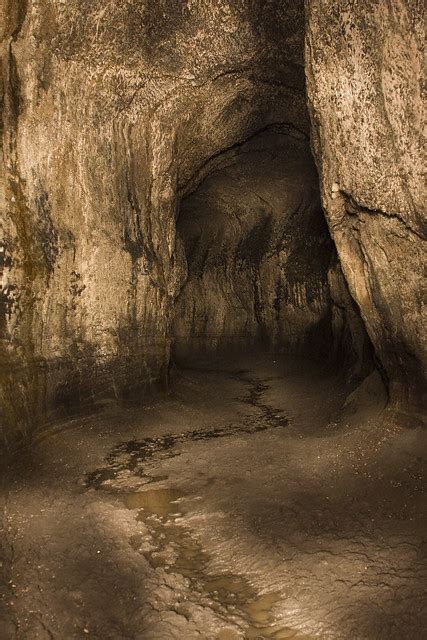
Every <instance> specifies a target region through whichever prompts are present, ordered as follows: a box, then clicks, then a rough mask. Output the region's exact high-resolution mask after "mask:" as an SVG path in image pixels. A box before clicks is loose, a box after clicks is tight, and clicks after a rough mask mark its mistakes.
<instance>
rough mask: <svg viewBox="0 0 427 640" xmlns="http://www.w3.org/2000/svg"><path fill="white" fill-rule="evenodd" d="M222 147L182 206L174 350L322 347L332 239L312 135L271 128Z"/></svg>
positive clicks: (328, 338) (321, 350)
mask: <svg viewBox="0 0 427 640" xmlns="http://www.w3.org/2000/svg"><path fill="white" fill-rule="evenodd" d="M225 155H226V157H224V158H222V164H221V167H217V168H216V170H215V171H214V172H212V173H211V174H210V175H209V177H208V178H207V179H206V180H205V181H204V182H203V183H202V184H201V185H200V186H199V187H198V188H197V189H196V191H195V192H193V193H192V194H191V195H190V196H188V197H187V198H185V199H184V200H183V202H182V204H181V207H180V213H179V218H178V224H177V228H178V233H179V235H180V236H181V238H182V240H183V243H184V246H185V253H186V258H187V263H188V279H187V281H186V283H185V285H184V286H183V288H182V290H181V293H180V295H179V297H178V299H177V302H176V305H175V322H174V327H173V334H174V338H175V340H174V342H175V353H176V355H177V357H178V359H183V358H193V357H196V358H197V357H199V358H200V357H205V356H207V355H209V354H212V352H214V353H215V352H218V351H222V352H227V353H229V352H230V350H231V349H233V348H234V349H242V348H246V349H247V348H251V347H253V346H256V345H260V344H264V345H268V346H271V347H273V348H274V349H275V350H278V351H285V350H286V351H288V352H289V351H290V350H291V351H296V350H298V351H299V352H301V351H303V350H306V351H309V350H310V348H311V353H312V354H313V353H316V354H317V355H318V356H321V355H323V356H325V353H327V352H330V349H331V343H332V322H331V321H332V300H331V296H330V292H329V286H328V277H327V273H328V268H329V265H330V262H331V256H332V253H333V245H332V241H331V239H330V235H329V232H328V229H327V227H326V223H325V219H324V216H323V212H322V210H321V206H320V197H319V182H318V176H317V172H316V169H315V166H314V162H313V158H312V155H311V151H310V145H309V139H308V137H307V136H305V135H304V134H302V133H301V132H299V131H296V130H295V129H293V128H290V127H287V128H284V127H280V128H279V127H270V128H268V129H267V130H265V131H264V132H263V133H260V134H258V135H256V136H255V137H254V138H252V139H251V140H249V141H248V142H246V143H245V144H243V145H241V146H240V147H238V148H237V149H236V148H235V149H233V151H232V153H231V154H230V153H229V154H225ZM313 344H316V349H315V351H314V350H313Z"/></svg>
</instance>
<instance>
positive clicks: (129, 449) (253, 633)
mask: <svg viewBox="0 0 427 640" xmlns="http://www.w3.org/2000/svg"><path fill="white" fill-rule="evenodd" d="M243 373H244V372H240V371H239V372H234V373H233V374H232V375H233V376H237V377H238V378H239V379H240V380H241V381H242V382H243V383H244V384H246V385H248V392H247V394H246V395H245V396H244V397H243V398H241V400H242V402H245V403H247V404H248V405H251V406H252V407H255V408H256V409H258V412H257V414H258V415H256V416H253V415H252V416H249V417H245V418H244V419H242V420H241V421H240V422H236V423H232V424H228V425H225V426H221V427H216V428H212V429H196V430H193V431H187V432H184V433H177V434H166V435H163V436H159V437H148V438H144V439H143V440H131V441H128V442H121V443H119V444H118V445H117V446H116V447H115V448H114V449H113V450H112V452H111V453H110V454H109V456H108V457H107V458H106V464H105V466H104V467H101V468H99V469H96V470H94V471H93V472H91V473H89V474H87V476H86V478H85V485H86V487H87V488H90V489H98V490H99V489H104V490H107V491H108V492H110V493H116V494H117V495H119V496H120V498H121V499H122V500H123V502H124V504H125V505H126V507H127V508H128V509H133V510H136V511H137V516H136V519H137V521H139V522H141V523H143V524H144V531H145V532H147V531H148V535H147V534H144V536H142V535H136V536H132V538H131V539H130V544H131V545H132V547H133V548H134V550H135V551H137V552H138V553H141V554H143V555H144V557H145V558H146V559H147V560H148V562H149V563H150V565H151V566H152V567H153V568H154V569H157V568H161V569H163V570H164V571H166V572H167V573H170V574H175V575H179V576H181V579H182V577H184V578H185V579H186V580H187V583H188V590H189V592H188V593H189V595H188V597H189V598H190V599H191V600H193V601H196V602H197V603H198V605H199V606H202V607H206V608H209V609H211V610H212V611H214V612H215V613H216V614H217V615H218V618H219V619H220V620H222V621H224V625H223V627H224V628H223V629H222V630H221V631H220V633H219V635H218V640H236V639H240V640H243V639H247V640H262V639H263V638H264V639H265V640H271V639H273V640H282V639H288V638H289V639H290V638H303V636H301V635H297V634H295V632H294V631H292V630H290V629H286V628H283V626H278V623H277V614H278V611H279V609H280V606H279V605H280V600H281V596H280V593H277V592H271V593H266V594H262V595H259V594H258V593H257V592H256V591H255V589H254V588H253V587H252V585H251V584H250V583H249V582H248V580H246V579H245V578H244V577H242V576H238V575H231V574H220V575H215V574H212V572H211V570H210V562H211V559H210V557H209V555H208V554H207V553H206V551H205V550H204V549H203V548H202V546H201V544H200V542H199V541H198V539H197V538H196V536H195V535H194V532H192V531H190V530H189V529H188V528H186V526H185V524H184V522H183V518H182V516H183V515H184V514H185V513H186V511H187V510H188V509H189V499H190V498H189V497H188V496H185V495H183V494H182V492H181V491H179V490H178V489H176V488H170V487H159V486H156V487H153V482H159V481H162V480H165V479H166V478H165V477H162V476H158V475H157V476H156V475H155V470H156V465H157V463H159V462H160V461H161V460H162V459H164V458H169V457H175V456H178V455H180V451H179V445H182V444H185V443H186V442H197V441H206V440H211V439H217V438H224V437H231V436H233V435H239V436H241V435H242V434H255V433H260V432H263V431H266V430H267V429H276V428H281V427H286V426H287V425H288V420H287V418H286V417H285V416H284V415H283V412H282V411H278V410H273V409H272V408H271V407H270V406H268V405H266V404H263V402H262V395H263V393H264V392H265V391H266V389H267V388H268V386H267V385H266V384H264V383H262V382H260V381H258V380H255V379H251V378H247V377H243ZM176 611H177V613H179V611H178V609H176ZM183 615H185V612H184V611H183Z"/></svg>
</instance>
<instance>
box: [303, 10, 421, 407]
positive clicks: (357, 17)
mask: <svg viewBox="0 0 427 640" xmlns="http://www.w3.org/2000/svg"><path fill="white" fill-rule="evenodd" d="M423 9H424V7H423V3H422V2H421V1H420V0H396V1H395V2H387V1H386V0H381V1H380V2H375V3H366V2H364V1H363V0H356V1H353V0H351V1H349V0H326V1H324V0H308V1H307V2H306V21H307V29H306V77H307V91H308V98H309V105H310V111H311V118H312V125H313V126H312V141H313V146H314V150H315V154H316V158H317V163H318V167H319V170H320V178H321V191H322V200H323V205H324V208H325V211H326V215H327V218H328V223H329V228H330V230H331V234H332V237H333V239H334V241H335V244H336V248H337V252H338V255H339V259H340V263H341V266H342V270H343V272H344V275H345V278H346V280H347V283H348V286H349V289H350V292H351V295H352V296H353V299H354V300H355V301H356V303H357V305H358V308H359V310H360V313H361V315H362V318H363V321H364V323H365V326H366V328H367V331H368V333H369V336H370V338H371V340H372V342H373V344H374V346H375V352H376V355H377V362H378V364H379V365H380V366H381V367H382V370H383V374H384V375H385V377H386V378H387V380H388V386H389V393H390V399H391V401H392V402H393V403H394V404H395V405H397V406H399V407H400V408H401V409H402V410H403V411H406V410H409V411H413V410H414V407H419V408H420V409H421V407H422V405H423V391H424V389H425V364H426V342H425V312H424V310H423V309H424V307H423V293H422V291H423V262H424V260H423V254H424V241H425V231H426V227H425V209H424V203H423V196H424V193H425V192H424V181H423V177H422V171H423V158H422V147H423V140H424V139H423V135H422V125H423V121H422V120H423V118H422V113H423V110H422V85H421V82H422V76H423V73H422V52H423V43H424V22H423Z"/></svg>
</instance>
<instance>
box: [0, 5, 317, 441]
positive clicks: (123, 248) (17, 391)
mask: <svg viewBox="0 0 427 640" xmlns="http://www.w3.org/2000/svg"><path fill="white" fill-rule="evenodd" d="M0 12H1V14H0V25H1V29H2V32H1V34H0V42H1V45H0V52H1V92H0V95H1V122H2V125H1V144H2V148H1V151H2V158H3V163H2V167H1V176H0V185H1V200H0V206H1V221H2V238H1V252H0V256H1V260H2V265H3V273H2V279H3V280H2V297H1V319H0V328H1V349H2V353H1V380H0V388H1V391H0V393H1V398H0V406H1V436H0V440H1V441H2V442H3V443H6V445H7V446H9V447H10V446H13V445H14V443H16V442H17V441H18V440H20V439H28V436H29V435H30V434H31V433H32V432H33V431H34V429H36V428H37V427H38V426H40V425H41V424H43V423H44V422H46V420H48V419H50V418H54V417H58V416H59V415H61V414H62V413H63V412H64V411H65V412H67V411H68V410H72V409H73V407H75V406H76V405H80V406H83V407H85V408H86V407H87V406H91V405H93V404H96V403H97V402H99V401H100V400H102V399H103V398H108V397H116V398H122V397H126V396H128V395H130V394H131V395H133V396H136V397H138V398H141V397H143V396H144V389H145V388H146V387H150V386H152V385H155V384H162V383H163V382H164V381H165V379H166V375H167V367H168V362H169V352H170V341H171V320H172V311H173V306H174V300H175V297H176V296H177V294H178V293H179V290H180V288H181V285H182V283H183V282H184V281H185V279H186V260H185V256H184V251H183V248H182V246H181V245H180V242H179V239H178V240H177V238H176V228H175V217H176V209H177V202H178V199H179V198H180V197H181V196H182V195H183V194H185V193H186V192H188V191H189V190H191V188H192V185H193V183H197V182H199V181H200V179H201V178H202V177H203V175H204V174H205V172H206V167H207V165H208V164H209V163H211V159H212V158H215V156H216V155H217V154H218V153H220V152H221V151H223V150H224V149H226V148H229V147H232V146H233V145H235V144H236V143H241V142H243V141H244V140H246V139H247V138H248V137H249V136H251V135H252V134H253V133H255V132H256V131H257V130H258V129H260V128H262V127H264V126H266V125H268V124H270V123H277V122H278V123H282V122H284V123H289V124H292V125H293V126H295V127H296V128H298V129H300V130H305V131H306V132H308V130H309V119H308V114H307V110H306V106H305V88H304V73H303V29H304V18H303V6H302V4H301V3H296V4H295V3H293V2H289V3H286V2H282V1H279V0H271V1H270V2H264V1H263V2H261V0H259V1H253V2H250V3H236V2H234V0H233V1H231V0H229V1H225V0H215V1H214V0H212V1H209V2H194V1H190V0H188V1H187V2H184V1H182V0H168V1H167V2H165V1H161V0H155V1H154V0H153V1H147V2H144V3H141V2H140V1H139V0H130V1H128V2H115V3H106V2H105V0H93V1H91V2H87V1H86V0H67V2H63V1H61V0H38V1H36V0H10V1H9V2H3V3H2V5H1V8H0Z"/></svg>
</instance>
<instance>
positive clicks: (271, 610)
mask: <svg viewBox="0 0 427 640" xmlns="http://www.w3.org/2000/svg"><path fill="white" fill-rule="evenodd" d="M123 501H124V503H125V505H126V506H127V507H128V509H134V510H137V519H138V520H139V521H142V522H144V523H145V525H146V526H147V529H148V530H149V531H150V536H151V540H152V541H153V542H152V543H148V544H147V539H146V538H145V539H143V538H142V537H135V538H133V539H132V545H133V546H134V548H135V549H136V550H138V551H140V552H141V553H144V554H145V556H146V557H147V559H148V560H149V562H150V564H151V565H152V566H153V567H154V568H158V567H162V568H164V569H165V570H166V571H169V572H178V573H179V574H181V575H182V576H185V577H186V578H188V580H189V581H190V588H191V590H192V592H193V594H194V593H195V592H197V593H198V594H199V595H200V596H203V597H204V598H207V599H208V601H209V605H210V607H211V608H212V609H213V610H214V611H216V612H217V613H218V615H219V616H221V617H222V618H224V619H225V620H227V621H228V622H229V623H234V624H236V625H238V626H239V627H242V626H244V628H245V636H244V637H245V638H247V640H255V639H256V640H261V639H263V638H265V639H266V640H267V639H268V640H270V639H271V640H285V639H288V638H289V639H290V638H295V639H301V640H303V639H305V638H306V639H308V638H309V636H306V635H302V634H301V633H298V632H296V631H294V630H292V629H289V628H288V629H287V628H284V627H283V626H282V625H280V624H276V616H275V606H276V605H277V604H278V603H279V602H280V599H281V597H280V593H279V592H269V593H265V594H262V595H259V594H257V593H256V592H255V590H254V589H253V588H252V587H251V585H250V584H249V582H248V581H247V580H245V579H244V578H242V577H241V576H237V575H232V574H220V575H212V574H211V573H209V571H208V557H207V554H206V552H204V551H203V549H202V547H201V545H200V544H199V543H198V542H197V540H196V539H195V538H194V537H193V536H192V535H191V533H190V532H189V531H188V530H186V529H185V528H183V527H182V526H179V524H178V522H179V519H180V517H181V516H182V515H183V513H184V512H185V511H186V504H187V499H186V497H185V496H182V495H181V494H180V492H179V491H178V490H176V489H171V488H160V489H146V490H144V491H138V492H135V493H128V494H124V495H123ZM241 637H242V636H241V633H239V632H238V631H236V630H233V629H223V630H221V631H219V632H218V636H217V638H218V640H238V639H239V638H241Z"/></svg>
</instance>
